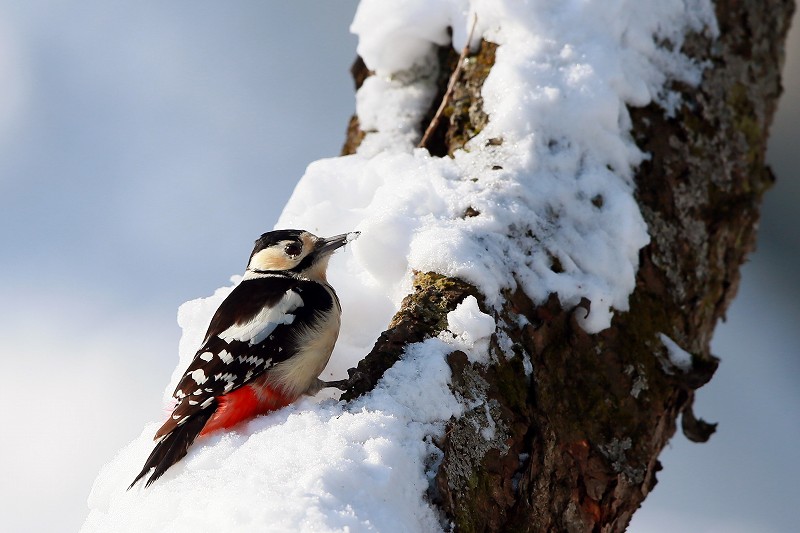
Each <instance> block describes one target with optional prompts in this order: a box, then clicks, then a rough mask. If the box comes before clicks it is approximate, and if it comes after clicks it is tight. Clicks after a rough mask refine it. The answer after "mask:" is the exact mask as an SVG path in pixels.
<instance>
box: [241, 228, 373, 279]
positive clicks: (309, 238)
mask: <svg viewBox="0 0 800 533" xmlns="http://www.w3.org/2000/svg"><path fill="white" fill-rule="evenodd" d="M359 234H360V232H358V231H354V232H351V233H344V234H342V235H336V236H334V237H327V238H324V237H317V236H316V235H314V234H312V233H309V232H307V231H304V230H297V229H282V230H276V231H270V232H267V233H265V234H263V235H262V236H261V237H259V238H258V239H257V240H256V243H255V246H254V247H253V253H251V254H250V261H249V262H248V264H247V271H248V272H252V273H254V274H257V273H261V272H291V273H293V274H295V275H298V276H301V277H304V278H307V279H310V280H314V281H325V271H326V269H327V268H328V259H330V256H331V254H332V253H333V252H334V251H335V250H337V249H338V248H341V247H342V246H344V245H345V244H347V243H348V242H350V241H353V240H355V239H356V238H357V237H358V236H359Z"/></svg>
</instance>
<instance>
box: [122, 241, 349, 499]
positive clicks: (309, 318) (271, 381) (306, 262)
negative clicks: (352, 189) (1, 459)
mask: <svg viewBox="0 0 800 533" xmlns="http://www.w3.org/2000/svg"><path fill="white" fill-rule="evenodd" d="M357 236H358V232H354V233H350V234H344V235H337V236H335V237H330V238H327V239H325V238H319V237H316V236H314V235H312V234H311V233H309V232H307V231H302V230H278V231H271V232H268V233H265V234H263V235H262V236H261V237H260V238H259V239H258V240H257V241H256V243H255V247H254V248H253V252H252V253H251V254H250V260H249V262H248V266H247V270H246V271H245V275H244V277H243V279H242V282H241V283H240V284H239V285H238V286H236V287H235V288H234V289H233V291H232V292H231V293H230V294H229V295H228V297H227V298H225V300H224V301H223V302H222V304H220V306H219V308H218V309H217V311H216V313H214V316H213V318H212V319H211V323H210V325H209V327H208V331H207V332H206V335H205V338H204V340H203V343H202V345H201V347H200V349H199V350H198V351H197V353H196V354H195V356H194V359H193V360H192V362H191V364H190V365H189V367H188V368H187V369H186V372H185V373H184V375H183V377H182V379H181V380H180V381H179V383H178V386H177V387H176V389H175V392H174V394H173V397H174V400H175V402H176V406H175V408H174V410H173V411H172V414H171V415H170V417H169V418H168V419H167V421H166V422H165V423H164V425H163V426H161V428H160V429H159V430H158V432H156V435H155V440H156V441H157V444H156V447H155V449H154V450H153V452H152V453H151V454H150V457H148V459H147V461H146V462H145V465H144V468H143V469H142V471H141V472H140V473H139V475H138V476H137V477H136V479H135V480H134V481H133V483H131V487H132V486H133V485H134V484H136V482H137V481H139V480H140V479H141V478H142V477H144V476H145V475H146V474H147V472H148V471H149V470H150V469H151V468H153V469H154V470H153V473H152V474H151V476H150V478H149V479H148V480H147V483H146V485H150V484H151V483H153V482H154V481H155V480H156V479H158V478H159V477H160V476H161V475H162V474H163V473H164V472H165V471H166V470H167V469H168V468H169V467H170V466H172V465H173V464H175V463H176V462H177V461H179V460H180V459H181V458H182V457H183V456H185V455H186V452H187V450H188V448H189V446H190V445H191V444H192V442H194V440H195V438H196V437H197V436H198V435H205V434H207V433H210V432H211V431H214V430H217V429H221V428H229V427H232V426H234V425H236V424H237V423H239V422H241V421H243V420H247V419H249V418H252V417H253V416H256V415H258V414H261V413H266V412H269V411H271V410H274V409H278V408H280V407H283V406H285V405H288V404H289V403H292V402H293V401H295V400H296V399H297V398H299V397H300V396H301V395H303V394H314V393H316V392H317V391H318V390H319V389H320V388H321V387H322V386H323V385H324V383H323V382H321V381H320V380H319V379H318V376H319V375H320V373H322V371H323V370H324V368H325V366H326V365H327V363H328V359H329V358H330V354H331V351H332V350H333V346H334V344H335V343H336V338H337V337H338V334H339V322H340V315H341V306H340V304H339V298H338V297H337V296H336V292H335V291H334V290H333V287H331V286H330V285H329V284H328V282H327V279H326V269H327V266H328V260H329V259H330V256H331V254H332V253H333V252H334V251H335V250H336V249H338V248H340V247H342V246H344V245H345V244H346V243H347V242H349V241H351V240H353V239H354V238H356V237H357Z"/></svg>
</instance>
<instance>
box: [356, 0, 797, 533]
mask: <svg viewBox="0 0 800 533" xmlns="http://www.w3.org/2000/svg"><path fill="white" fill-rule="evenodd" d="M792 10H793V3H792V2H791V0H771V1H768V2H755V1H752V0H745V1H732V0H718V1H717V2H716V11H717V19H718V22H719V26H720V36H719V38H718V39H716V40H713V41H712V40H711V39H709V38H708V37H705V36H702V35H693V36H691V37H690V38H689V39H687V41H686V44H685V46H684V52H685V53H686V54H687V55H689V56H690V57H693V58H696V59H697V60H700V61H710V62H711V65H712V66H711V67H710V68H708V69H706V70H705V74H704V78H703V80H702V82H701V85H700V86H699V87H689V86H683V87H676V89H677V90H679V91H680V92H681V93H682V96H683V104H682V107H680V109H679V110H678V111H677V113H676V115H675V116H674V117H672V118H670V117H666V116H665V114H664V111H663V110H662V109H661V108H659V107H658V106H656V105H650V106H648V107H645V108H638V109H630V112H631V116H632V117H633V119H634V124H633V135H634V138H635V139H636V140H637V144H638V145H639V146H640V148H642V149H643V150H644V151H646V152H648V153H649V154H650V155H651V156H652V158H651V159H650V160H648V161H646V162H645V163H643V164H642V165H641V167H640V168H639V169H638V173H637V178H636V183H637V201H638V203H639V206H640V208H641V211H642V213H643V214H644V217H645V220H646V221H647V224H648V227H649V232H650V236H651V243H650V245H648V246H647V247H645V248H644V249H642V250H641V252H640V267H639V271H638V274H637V285H636V290H635V292H634V293H633V294H632V296H631V298H630V311H629V312H627V313H619V312H617V313H616V315H615V317H614V319H613V322H612V325H611V327H610V328H608V329H606V330H604V331H602V332H601V333H598V334H595V335H590V334H587V333H586V332H584V331H583V330H582V329H581V327H580V326H578V325H577V323H576V320H575V318H574V317H575V312H576V310H575V309H564V308H562V307H561V305H560V304H559V301H558V298H557V297H555V295H551V298H550V299H549V301H547V302H545V303H544V304H541V303H540V304H539V305H537V304H535V303H534V302H532V301H530V300H529V299H528V298H527V297H526V296H525V294H524V293H523V292H522V291H517V292H514V293H508V294H506V295H505V305H504V306H503V308H502V311H501V312H500V313H499V315H498V314H497V313H494V312H493V311H490V310H488V309H486V308H485V306H482V308H483V310H484V311H485V312H489V313H492V314H494V315H495V317H496V319H497V324H498V329H499V330H502V332H503V333H504V334H505V335H507V336H508V337H509V338H510V339H512V340H513V350H514V352H515V353H516V354H517V357H514V358H511V359H507V358H506V357H505V356H502V355H499V354H500V347H499V346H498V345H497V340H496V338H497V337H496V336H495V341H494V343H493V346H492V350H494V351H495V352H497V354H498V356H497V357H495V358H494V361H495V363H493V364H492V365H490V366H488V367H483V366H480V365H474V364H470V363H469V362H468V360H467V357H466V356H465V355H464V354H463V353H460V352H454V353H452V354H450V356H449V358H448V361H449V364H450V367H451V369H452V372H453V378H452V387H453V388H454V390H455V391H456V392H457V393H458V394H460V395H462V396H464V397H466V398H470V397H475V399H476V400H481V402H482V404H481V406H480V407H478V408H475V409H474V410H472V411H468V412H466V413H465V414H464V415H463V416H462V417H460V418H459V419H456V420H452V421H451V422H450V424H449V427H448V430H447V432H446V436H445V437H444V438H443V440H442V441H441V442H439V443H437V444H438V445H439V446H440V447H441V448H442V450H444V459H443V460H442V462H441V464H440V465H439V467H438V472H437V475H436V480H435V486H434V487H431V491H430V497H431V499H432V501H434V502H435V503H436V504H438V505H439V506H440V507H441V509H442V510H443V511H444V512H445V513H446V515H447V517H448V518H449V519H450V520H452V521H453V522H454V523H455V525H456V529H457V530H458V531H570V532H572V531H574V532H583V531H603V532H606V531H623V530H624V529H625V528H626V526H627V524H628V523H629V521H630V519H631V516H632V514H633V512H634V511H635V510H636V509H637V508H638V507H639V505H640V504H641V503H642V501H643V500H644V498H645V497H646V496H647V494H648V493H649V492H650V491H651V490H652V489H653V487H654V486H655V484H656V472H657V471H658V470H659V469H660V468H661V466H660V463H659V461H658V456H659V454H660V452H661V450H662V449H663V448H664V446H665V445H666V443H667V442H668V440H669V439H670V438H671V437H672V435H673V434H674V432H675V429H676V421H677V418H678V415H682V428H683V432H684V433H685V435H686V436H687V437H688V438H690V439H691V440H694V441H699V442H700V441H705V440H706V439H708V437H709V436H710V434H711V433H712V432H713V430H714V425H713V424H708V423H706V422H704V421H702V420H701V419H698V418H696V417H695V416H694V414H693V413H692V401H693V396H694V391H695V390H696V389H697V388H698V387H700V386H702V385H703V384H705V383H706V382H707V381H708V380H709V379H710V378H711V376H712V375H713V373H714V371H715V369H716V367H717V362H718V359H717V358H716V357H714V356H713V355H711V353H710V351H709V343H710V340H711V337H712V334H713V330H714V326H715V324H716V323H717V321H718V319H720V318H721V317H723V316H724V313H725V310H726V308H727V307H728V305H729V303H730V302H731V300H732V298H733V297H734V295H735V293H736V289H737V286H738V283H739V266H740V265H741V264H742V262H743V261H744V260H745V257H746V255H747V254H748V253H749V252H750V251H751V250H752V249H753V247H754V243H755V231H756V225H757V221H758V217H759V212H758V209H759V204H760V202H761V196H762V194H763V193H764V191H765V190H767V188H769V186H770V184H771V183H772V181H773V177H772V175H771V173H770V171H769V169H768V168H767V167H766V166H765V164H764V157H765V149H766V142H767V134H768V129H769V124H770V121H771V118H772V115H773V113H774V111H775V108H776V104H777V99H778V96H779V94H780V92H781V86H780V69H781V66H782V63H783V43H784V39H785V36H786V33H787V30H788V25H789V21H790V19H791V12H792ZM496 48H497V45H495V44H493V43H491V42H487V41H483V42H482V43H481V46H480V49H479V51H478V52H477V53H476V54H474V55H472V56H471V57H470V59H469V61H468V62H466V63H465V67H464V68H463V71H462V72H461V74H460V75H459V77H458V79H457V83H456V85H455V88H454V94H453V97H452V99H451V102H452V104H451V105H449V106H447V108H446V111H445V113H444V117H443V119H442V120H441V121H440V123H439V125H438V127H437V128H436V129H435V131H434V132H433V135H431V137H430V138H429V139H428V140H427V142H426V148H428V150H429V151H430V152H431V154H433V155H438V156H441V157H447V156H448V155H451V154H452V153H453V152H454V151H455V150H457V149H459V148H461V147H462V146H463V145H464V143H465V142H466V141H467V140H468V139H469V138H470V137H471V136H472V135H473V134H474V133H473V132H475V131H479V130H480V129H481V127H482V125H483V124H485V122H486V121H487V120H488V118H487V116H486V114H485V113H484V112H483V111H482V105H481V104H482V100H481V96H480V90H481V87H482V84H483V81H484V80H485V79H486V76H487V75H488V73H489V72H490V70H491V68H492V65H493V63H494V54H495V50H496ZM439 58H440V65H441V73H440V79H439V86H440V91H439V95H438V96H437V99H436V101H434V102H433V103H432V105H431V111H430V113H429V115H428V117H427V119H426V123H425V124H422V125H421V130H422V131H424V129H425V128H426V126H427V125H428V122H430V120H431V119H432V118H433V115H434V111H435V110H436V109H437V108H438V107H439V103H440V100H441V98H442V97H443V95H444V93H445V87H446V85H447V82H448V79H449V78H450V75H451V73H452V72H453V69H454V68H455V65H456V64H457V62H458V54H457V53H456V52H454V50H453V49H452V47H442V48H441V50H440V51H439ZM353 74H354V78H355V79H356V84H357V86H360V84H361V82H362V81H363V80H364V79H365V78H366V77H367V76H369V75H370V73H369V72H367V70H366V67H365V66H364V64H363V62H361V61H360V60H359V61H357V62H356V64H355V65H354V68H353ZM363 135H364V134H363V132H361V131H360V129H359V127H358V120H357V118H356V117H354V118H353V120H352V121H351V124H350V126H349V128H348V136H347V142H346V144H345V147H344V150H343V151H344V153H352V152H354V151H355V149H356V148H357V146H358V144H359V143H360V141H361V139H362V138H363ZM465 216H470V213H469V212H467V213H465ZM467 295H475V296H476V297H477V298H478V300H479V301H481V295H480V294H479V293H478V291H477V289H475V288H474V287H472V286H470V285H469V284H467V283H465V282H463V281H461V280H458V279H452V278H446V277H443V276H441V275H438V274H436V273H432V272H427V273H418V274H417V276H416V283H415V287H414V291H413V293H412V294H410V295H409V296H407V297H406V298H405V300H404V301H403V304H402V307H401V309H400V310H399V312H398V313H397V314H396V315H395V317H394V319H393V320H392V322H391V324H390V325H389V327H388V329H387V330H386V331H385V332H384V333H383V334H382V335H381V337H380V338H379V339H378V341H377V343H376V344H375V347H374V349H373V350H372V351H371V353H370V354H369V355H368V356H367V357H366V358H365V359H364V360H363V361H362V362H361V363H360V364H359V365H358V368H357V369H356V371H355V372H353V371H351V373H352V375H353V377H354V383H353V385H352V387H351V388H350V390H348V391H347V392H346V393H345V395H344V399H351V398H354V397H356V396H358V395H360V394H363V393H364V392H367V391H369V390H370V389H371V388H372V387H373V386H374V385H375V384H376V382H377V380H378V379H379V378H380V376H381V375H382V374H383V372H384V371H385V370H386V369H387V368H389V367H390V366H391V365H392V364H394V362H395V361H397V359H398V358H399V357H400V356H401V354H402V350H403V348H404V347H405V346H406V345H407V344H409V343H413V342H418V341H421V340H423V339H424V338H426V337H428V336H432V335H436V334H437V333H438V332H439V331H441V330H442V329H445V328H446V325H447V322H446V314H447V312H449V311H451V310H453V309H454V308H455V306H456V304H458V303H459V302H461V301H462V300H463V299H464V297H465V296H467ZM581 305H582V306H584V307H587V308H588V307H589V306H590V305H591V304H590V303H589V302H588V301H584V302H582V304H581ZM519 315H522V316H524V317H525V318H526V319H527V323H526V325H525V326H524V327H518V326H517V325H518V324H520V323H521V322H520V320H518V317H519ZM662 335H665V336H666V337H669V338H670V339H674V341H675V342H676V343H677V344H678V345H679V346H681V347H682V348H683V349H684V350H686V351H687V352H690V353H691V364H690V365H688V366H685V367H680V365H676V364H675V363H674V359H671V358H670V354H669V350H668V348H667V346H666V344H668V342H667V341H664V340H663V336H662ZM528 360H529V361H530V363H531V364H532V369H533V370H532V374H531V375H530V376H526V372H525V369H524V368H523V365H524V362H525V361H528ZM475 403H479V402H475ZM484 405H488V407H489V408H488V409H486V408H485V406H484ZM489 417H491V420H490V419H489ZM490 422H491V423H493V424H494V427H495V431H494V437H493V438H492V439H490V440H486V439H485V438H484V437H483V436H482V435H480V434H479V433H478V432H476V431H475V427H476V424H477V426H478V427H486V426H487V425H488V424H489V423H490Z"/></svg>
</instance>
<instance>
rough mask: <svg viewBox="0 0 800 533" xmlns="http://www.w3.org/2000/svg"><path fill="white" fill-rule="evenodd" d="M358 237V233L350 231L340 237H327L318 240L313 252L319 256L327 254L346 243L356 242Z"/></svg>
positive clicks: (359, 233)
mask: <svg viewBox="0 0 800 533" xmlns="http://www.w3.org/2000/svg"><path fill="white" fill-rule="evenodd" d="M359 235H361V232H360V231H351V232H350V233H342V234H341V235H336V236H334V237H328V238H327V239H319V240H318V241H317V245H316V250H315V251H316V253H317V254H319V255H325V254H329V253H331V252H333V251H334V250H336V249H337V248H341V247H342V246H344V245H345V244H347V243H348V242H351V241H354V240H356V239H357V238H358V236H359Z"/></svg>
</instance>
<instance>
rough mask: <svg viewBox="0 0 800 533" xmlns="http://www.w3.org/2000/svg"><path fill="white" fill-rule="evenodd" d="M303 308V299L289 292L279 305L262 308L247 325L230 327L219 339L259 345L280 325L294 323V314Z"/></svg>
mask: <svg viewBox="0 0 800 533" xmlns="http://www.w3.org/2000/svg"><path fill="white" fill-rule="evenodd" d="M302 306H303V299H302V298H300V295H299V294H297V293H296V292H294V291H287V292H286V294H284V295H283V297H282V298H281V299H280V301H278V303H277V304H275V305H274V306H272V307H270V306H266V307H264V308H262V309H261V311H259V312H258V314H257V315H256V316H254V317H253V318H252V319H251V320H250V321H249V322H247V323H245V324H235V325H233V326H231V327H229V328H228V329H226V330H225V331H223V332H222V333H220V334H219V338H221V339H222V340H224V341H225V342H231V341H240V342H247V343H250V344H251V345H253V344H258V343H260V342H261V341H263V340H264V339H266V338H267V336H269V334H270V333H272V332H273V331H275V328H276V327H278V325H279V324H291V323H292V322H294V318H295V316H294V315H293V314H292V312H293V311H294V310H296V309H297V308H299V307H302ZM220 357H222V354H220Z"/></svg>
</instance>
